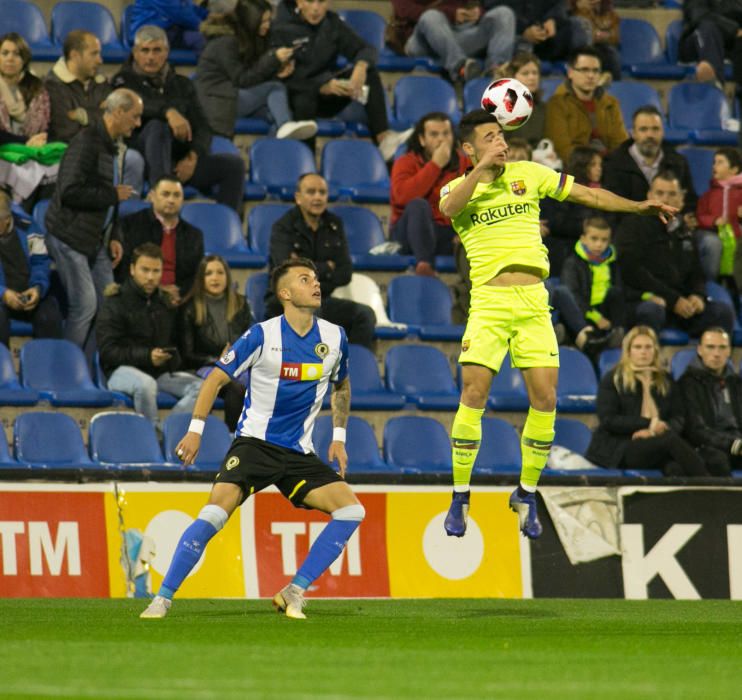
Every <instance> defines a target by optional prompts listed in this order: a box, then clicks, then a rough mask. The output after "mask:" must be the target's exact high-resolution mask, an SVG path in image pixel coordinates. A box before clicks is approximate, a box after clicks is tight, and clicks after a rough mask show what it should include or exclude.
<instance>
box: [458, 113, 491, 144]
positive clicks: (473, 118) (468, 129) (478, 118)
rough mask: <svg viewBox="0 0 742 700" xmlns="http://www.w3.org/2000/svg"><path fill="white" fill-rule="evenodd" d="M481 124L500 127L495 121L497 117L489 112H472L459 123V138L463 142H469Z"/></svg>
mask: <svg viewBox="0 0 742 700" xmlns="http://www.w3.org/2000/svg"><path fill="white" fill-rule="evenodd" d="M480 124H497V125H498V126H499V122H498V121H497V119H495V115H494V114H490V113H489V112H488V111H487V110H484V109H475V110H473V111H471V112H467V113H466V114H465V115H464V116H463V117H462V118H461V121H460V122H459V138H460V139H461V142H462V143H463V142H464V141H469V140H470V139H471V137H472V134H473V133H474V130H475V129H476V128H477V127H478V126H479V125H480ZM501 128H502V127H501ZM469 142H470V141H469ZM470 143H471V142H470Z"/></svg>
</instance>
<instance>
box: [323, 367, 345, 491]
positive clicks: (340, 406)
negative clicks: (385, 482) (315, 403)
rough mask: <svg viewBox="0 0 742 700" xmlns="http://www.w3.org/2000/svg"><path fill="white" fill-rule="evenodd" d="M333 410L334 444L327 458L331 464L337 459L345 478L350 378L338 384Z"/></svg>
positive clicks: (333, 394)
mask: <svg viewBox="0 0 742 700" xmlns="http://www.w3.org/2000/svg"><path fill="white" fill-rule="evenodd" d="M330 406H331V408H332V442H331V443H330V449H329V451H328V453H327V457H328V459H329V461H330V462H332V461H333V460H335V459H337V462H338V466H339V467H340V476H342V477H343V478H345V470H346V469H347V468H348V454H347V453H346V451H345V429H346V426H347V425H348V416H349V415H350V378H349V377H346V378H345V379H342V380H341V381H339V382H337V383H336V384H335V385H334V387H333V391H332V396H331V397H330Z"/></svg>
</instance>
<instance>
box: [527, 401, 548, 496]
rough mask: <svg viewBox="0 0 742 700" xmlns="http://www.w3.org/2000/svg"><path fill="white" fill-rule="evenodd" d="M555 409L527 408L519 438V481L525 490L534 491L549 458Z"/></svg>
mask: <svg viewBox="0 0 742 700" xmlns="http://www.w3.org/2000/svg"><path fill="white" fill-rule="evenodd" d="M555 420H556V411H548V412H547V411H537V410H536V409H535V408H533V407H532V408H529V409H528V417H527V418H526V424H525V426H524V427H523V435H522V436H521V438H520V450H521V454H522V456H523V466H522V468H521V472H520V483H521V486H523V488H524V489H526V491H535V490H536V486H537V484H538V480H539V477H540V476H541V472H542V471H543V469H544V467H545V466H546V460H547V459H548V458H549V450H550V449H551V443H552V441H553V440H554V421H555Z"/></svg>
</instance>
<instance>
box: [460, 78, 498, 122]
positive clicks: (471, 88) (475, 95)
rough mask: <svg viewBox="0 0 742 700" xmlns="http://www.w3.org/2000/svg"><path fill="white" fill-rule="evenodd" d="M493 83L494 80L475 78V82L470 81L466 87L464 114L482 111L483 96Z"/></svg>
mask: <svg viewBox="0 0 742 700" xmlns="http://www.w3.org/2000/svg"><path fill="white" fill-rule="evenodd" d="M491 82H492V78H487V77H485V78H474V80H470V81H469V82H468V83H466V85H464V94H463V103H464V114H466V113H467V112H471V111H472V110H475V109H481V107H482V94H483V93H484V91H485V90H486V89H487V86H488V85H489V84H490V83H491Z"/></svg>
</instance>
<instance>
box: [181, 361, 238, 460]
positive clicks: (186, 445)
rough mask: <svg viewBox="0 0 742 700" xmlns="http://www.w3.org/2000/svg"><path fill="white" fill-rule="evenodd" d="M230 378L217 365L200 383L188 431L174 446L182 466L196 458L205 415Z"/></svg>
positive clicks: (209, 411)
mask: <svg viewBox="0 0 742 700" xmlns="http://www.w3.org/2000/svg"><path fill="white" fill-rule="evenodd" d="M230 380H231V377H230V376H229V375H228V374H227V373H226V372H224V371H223V370H221V369H219V368H218V367H214V369H213V370H211V372H209V376H208V377H206V379H205V380H204V383H203V384H202V385H201V389H200V391H199V392H198V398H197V399H196V404H195V406H194V407H193V416H192V418H191V423H190V425H189V426H188V432H187V433H186V434H185V435H184V436H183V438H182V439H181V441H180V442H179V443H178V446H177V447H176V448H175V454H176V455H178V457H180V460H181V461H182V462H183V465H184V466H186V467H187V466H188V465H189V464H193V461H194V460H195V459H196V455H197V454H198V450H199V448H200V447H201V435H202V434H203V432H204V426H205V424H206V416H208V415H209V413H211V409H212V407H213V406H214V401H216V396H217V394H218V393H219V391H220V390H221V388H222V387H223V386H224V385H225V384H228V383H229V382H230Z"/></svg>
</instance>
